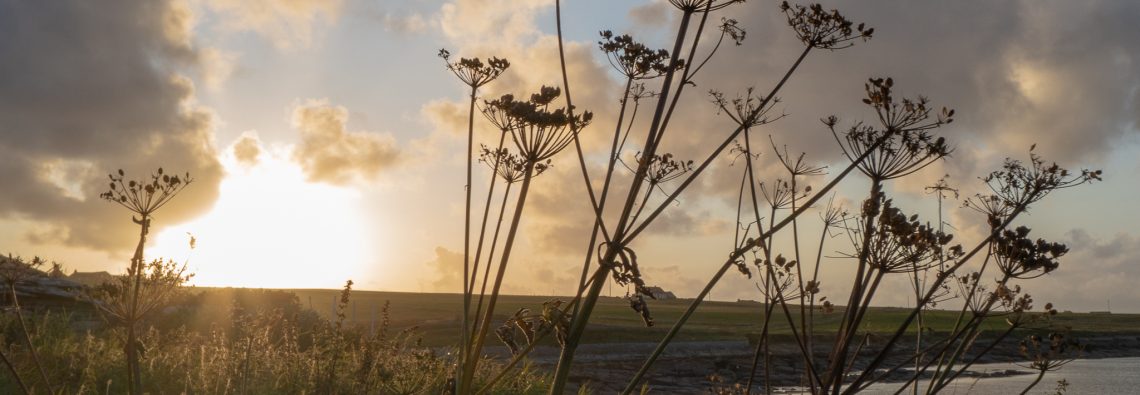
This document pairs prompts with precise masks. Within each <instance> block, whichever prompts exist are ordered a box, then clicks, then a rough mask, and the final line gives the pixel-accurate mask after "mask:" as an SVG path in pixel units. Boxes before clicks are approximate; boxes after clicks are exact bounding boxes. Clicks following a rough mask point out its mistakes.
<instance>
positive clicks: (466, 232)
mask: <svg viewBox="0 0 1140 395" xmlns="http://www.w3.org/2000/svg"><path fill="white" fill-rule="evenodd" d="M478 89H479V88H478V86H476V85H471V96H470V100H469V105H468V109H467V183H466V184H464V186H463V190H464V194H465V196H466V197H465V200H464V205H463V318H461V319H460V321H461V325H460V329H459V341H460V343H461V344H463V346H462V347H460V348H459V361H460V362H461V364H462V365H464V368H463V370H464V371H467V370H468V369H474V365H475V363H476V362H477V361H478V358H471V356H470V355H469V354H468V353H467V350H468V349H469V348H470V347H469V344H470V343H471V342H470V339H468V338H467V326H468V321H470V319H471V317H470V314H471V289H470V288H468V286H467V279H468V278H470V277H471V166H472V163H471V162H472V155H473V154H474V151H475V94H476V92H477V91H478ZM462 379H463V377H460V380H457V381H456V383H455V385H456V388H457V389H465V388H467V387H468V386H470V384H469V383H464V382H463V380H462Z"/></svg>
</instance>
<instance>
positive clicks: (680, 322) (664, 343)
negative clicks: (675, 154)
mask: <svg viewBox="0 0 1140 395" xmlns="http://www.w3.org/2000/svg"><path fill="white" fill-rule="evenodd" d="M808 48H809V49H810V48H811V47H808ZM805 55H806V52H805ZM797 64H798V62H797ZM884 142H886V136H884V137H880V138H879V139H878V140H877V141H875V143H874V144H872V145H871V147H870V148H869V149H868V150H867V152H864V153H863V155H861V156H860V157H858V158H856V159H855V160H853V161H851V164H849V165H848V166H847V168H845V169H843V171H842V172H840V173H839V175H838V176H836V177H835V179H833V180H831V182H829V183H828V184H827V185H825V186H824V187H823V189H821V190H820V191H819V192H817V193H816V194H815V195H814V196H812V197H811V198H810V199H808V201H807V203H805V204H804V206H803V207H800V208H799V210H796V211H795V212H793V213H792V214H791V215H789V216H788V217H786V218H784V219H783V220H781V221H780V222H779V223H777V224H776V225H775V226H773V227H772V228H770V229H768V231H767V232H765V233H761V234H760V235H759V236H758V237H757V240H761V239H763V238H765V237H767V236H768V235H770V234H773V233H775V232H778V231H780V229H783V228H784V226H787V225H788V223H790V222H791V221H792V219H793V218H796V217H798V216H799V215H801V214H803V212H804V211H807V208H809V207H811V206H812V205H813V204H815V202H817V201H818V200H819V199H820V198H822V197H823V196H824V195H826V194H827V193H828V192H829V191H831V189H832V188H834V187H835V186H836V185H838V184H839V181H841V180H843V179H844V178H845V177H847V175H848V174H850V173H851V171H852V170H855V168H856V167H857V166H858V165H859V163H860V162H862V161H863V159H866V158H867V156H868V155H869V154H870V153H871V152H872V151H874V150H875V149H878V147H879V146H882V145H883V143H884ZM686 181H688V180H686ZM674 194H676V192H674ZM650 218H653V216H652V215H651V216H650ZM753 247H754V245H747V244H746V245H744V246H741V247H739V248H737V249H736V250H735V251H733V252H732V253H731V254H729V257H728V259H727V260H725V262H724V264H722V265H721V266H720V268H719V269H717V271H716V273H714V274H713V276H712V278H710V279H709V281H708V283H706V284H705V287H704V288H702V289H701V292H700V293H698V294H697V296H696V297H695V298H694V299H693V301H692V302H690V303H689V306H688V307H687V308H686V309H685V312H684V313H682V314H681V316H680V317H679V318H678V319H677V322H675V323H674V324H673V327H671V328H669V332H667V333H666V334H665V337H663V338H662V339H661V341H660V342H658V343H657V348H655V349H654V350H653V353H651V354H650V355H649V358H647V359H646V360H645V363H644V364H642V365H641V368H640V369H639V370H638V371H637V373H636V374H634V377H633V378H632V379H631V380H630V382H629V384H628V385H627V386H626V388H625V390H624V391H623V392H622V393H623V394H629V393H631V392H632V391H633V390H634V388H636V386H637V384H638V383H639V382H640V381H641V379H642V378H643V377H644V376H645V373H647V372H648V371H649V367H651V366H653V363H654V362H656V361H657V358H659V357H660V356H661V354H662V353H664V352H665V348H666V347H668V346H669V343H670V342H672V341H673V338H674V337H676V336H677V333H679V332H680V331H681V328H682V327H684V326H685V323H686V322H688V321H689V318H690V317H692V315H693V313H694V312H696V311H697V307H699V306H700V305H701V302H703V301H704V299H705V297H707V296H708V294H709V292H712V289H713V287H714V286H716V284H717V283H718V282H720V279H721V277H724V273H725V272H727V271H728V269H729V268H730V267H732V265H733V262H735V261H736V259H737V258H739V257H740V256H741V255H744V253H745V252H748V251H749V250H751V249H752V248H753Z"/></svg>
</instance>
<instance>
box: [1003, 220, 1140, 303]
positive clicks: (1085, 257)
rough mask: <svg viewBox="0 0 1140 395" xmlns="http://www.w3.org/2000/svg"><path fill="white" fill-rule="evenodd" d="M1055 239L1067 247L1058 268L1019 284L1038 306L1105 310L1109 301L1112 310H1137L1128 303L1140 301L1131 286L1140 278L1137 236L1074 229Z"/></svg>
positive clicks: (1134, 288)
mask: <svg viewBox="0 0 1140 395" xmlns="http://www.w3.org/2000/svg"><path fill="white" fill-rule="evenodd" d="M1050 241H1054V240H1050ZM1056 241H1060V242H1062V243H1065V244H1066V245H1067V246H1068V247H1069V250H1070V252H1069V254H1068V255H1065V256H1064V257H1062V258H1061V259H1060V261H1061V266H1060V268H1058V269H1057V270H1056V271H1054V272H1052V273H1050V274H1048V275H1046V276H1045V277H1043V278H1041V279H1038V280H1033V281H1030V282H1027V283H1025V284H1023V287H1025V288H1026V289H1027V291H1028V292H1029V293H1031V294H1032V295H1033V299H1034V300H1036V301H1037V304H1038V307H1039V306H1043V305H1044V304H1045V303H1046V302H1052V303H1053V304H1055V305H1057V306H1058V307H1057V308H1058V309H1064V310H1074V311H1089V310H1105V309H1106V307H1105V304H1106V303H1108V302H1109V301H1111V302H1114V303H1113V305H1114V306H1116V307H1114V309H1116V310H1120V309H1122V307H1121V306H1123V309H1124V310H1128V311H1130V312H1136V311H1137V309H1138V308H1137V306H1135V305H1134V304H1133V305H1130V304H1129V303H1130V302H1133V301H1136V300H1140V289H1137V288H1136V286H1135V281H1136V278H1140V265H1137V263H1138V262H1137V260H1138V259H1140V258H1137V257H1140V238H1138V237H1136V236H1135V235H1129V234H1123V233H1120V234H1116V235H1112V236H1109V237H1101V236H1100V235H1097V234H1095V233H1090V232H1089V231H1087V230H1085V229H1081V228H1077V229H1073V230H1071V231H1069V232H1068V233H1066V234H1065V236H1064V237H1063V238H1061V239H1060V240H1056Z"/></svg>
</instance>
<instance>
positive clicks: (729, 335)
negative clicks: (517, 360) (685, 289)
mask: <svg viewBox="0 0 1140 395" xmlns="http://www.w3.org/2000/svg"><path fill="white" fill-rule="evenodd" d="M206 290H207V292H209V291H208V289H206ZM288 291H291V292H293V293H295V294H296V295H297V297H298V299H299V300H300V302H301V305H302V306H304V307H311V308H312V309H313V310H315V311H316V312H318V313H319V314H321V315H322V316H325V317H331V316H332V315H333V311H334V308H335V307H334V306H335V303H336V300H337V298H339V295H340V291H339V290H327V289H293V290H288ZM552 299H561V300H569V297H547V296H519V295H505V296H503V297H501V298H500V303H499V308H498V309H497V310H496V312H495V315H496V321H498V322H501V321H502V320H505V319H506V318H507V317H508V316H509V315H512V314H514V312H515V311H517V310H518V309H520V308H524V307H525V308H529V309H531V310H532V311H536V312H537V311H540V310H541V308H542V303H543V302H545V301H548V300H552ZM689 302H690V300H686V299H680V300H658V301H650V302H649V303H650V305H649V306H650V309H651V311H652V314H653V317H654V319H655V322H656V323H655V325H654V326H653V327H650V328H646V327H645V325H644V324H643V323H642V321H641V318H640V317H639V316H638V315H637V314H636V313H634V312H633V311H632V310H631V309H630V308H629V304H628V303H627V302H626V301H625V300H624V299H621V298H607V297H603V298H601V300H600V301H599V303H598V306H597V308H596V310H595V314H594V318H593V319H592V320H591V323H590V328H591V329H590V330H589V331H588V332H587V333H586V339H585V341H586V342H588V343H622V342H656V341H658V340H660V339H661V337H662V336H663V335H664V334H665V332H666V331H667V330H668V328H669V327H670V326H672V325H673V323H674V322H675V321H676V319H677V317H679V316H680V315H681V313H682V312H683V311H684V309H685V308H686V307H687V306H688V304H689ZM385 303H390V310H389V314H390V320H391V323H392V327H393V328H396V329H404V328H410V327H417V329H418V330H419V332H420V333H421V334H422V336H423V340H424V344H425V345H430V346H445V345H450V344H454V341H455V340H454V339H455V337H456V332H457V328H458V325H459V324H458V323H459V316H460V308H461V307H460V306H461V304H460V303H461V296H460V295H459V294H437V293H407V292H376V291H353V292H352V299H351V303H350V305H349V307H348V311H347V316H348V320H349V321H351V322H353V323H355V324H357V325H360V326H362V327H364V328H368V327H370V326H372V325H379V322H380V320H381V319H382V318H381V317H380V311H381V309H382V308H383V306H384V304H385ZM789 307H790V308H797V307H795V306H789ZM907 312H908V310H907V309H904V308H893V307H876V308H872V309H871V310H870V311H869V312H868V316H867V319H866V320H865V325H864V328H863V329H864V330H867V331H872V332H884V331H888V330H893V328H896V327H897V323H898V322H900V321H901V320H902V319H903V318H904V317H905V315H906V314H907ZM762 313H763V305H762V304H760V303H756V302H705V303H703V304H702V305H701V307H700V309H699V310H697V313H696V314H695V315H694V316H693V318H692V319H691V320H690V321H689V323H688V325H686V327H685V329H684V330H683V331H681V333H680V334H679V336H678V339H677V340H678V341H703V340H742V339H745V337H746V335H747V334H755V333H759V332H760V330H761V324H762V316H761V314H762ZM777 313H779V310H777ZM841 313H842V310H838V309H837V310H836V311H835V312H832V313H829V314H825V313H817V314H816V317H817V321H816V322H817V326H816V328H817V330H819V331H822V332H827V331H833V330H834V329H835V325H836V323H837V322H838V321H839V319H840V318H841V317H840V316H841ZM780 314H782V313H780ZM957 314H958V312H957V311H946V310H936V311H933V312H931V313H930V314H929V315H928V316H927V322H928V323H930V324H931V325H933V326H935V327H936V328H948V327H950V326H952V325H953V323H954V320H955V319H956V318H957ZM1052 323H1053V324H1054V325H1055V326H1058V327H1069V328H1072V330H1073V331H1074V332H1077V333H1104V332H1140V314H1087V313H1061V314H1058V315H1057V316H1055V317H1053V319H1052ZM986 325H987V326H988V327H989V328H990V329H994V330H996V329H1002V328H1004V327H1005V325H1006V324H1005V322H1004V319H1003V318H995V319H991V320H990V322H987V324H986ZM771 331H772V332H773V333H775V334H782V333H788V325H787V324H786V322H785V320H784V318H783V317H782V316H777V317H774V318H773V321H772V328H771ZM548 341H549V340H548ZM495 343H497V341H495V342H492V344H495ZM551 344H553V343H551Z"/></svg>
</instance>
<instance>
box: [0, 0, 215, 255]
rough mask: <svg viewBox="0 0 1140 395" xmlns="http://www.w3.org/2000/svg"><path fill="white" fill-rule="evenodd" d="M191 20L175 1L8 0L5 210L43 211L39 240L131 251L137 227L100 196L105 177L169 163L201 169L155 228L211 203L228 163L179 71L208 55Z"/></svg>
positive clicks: (3, 57) (1, 88) (0, 120)
mask: <svg viewBox="0 0 1140 395" xmlns="http://www.w3.org/2000/svg"><path fill="white" fill-rule="evenodd" d="M192 23H193V16H192V15H190V14H189V11H188V9H187V8H186V7H185V5H184V4H183V3H176V2H175V3H172V2H160V1H154V2H128V1H112V2H105V3H100V4H99V5H98V6H92V4H90V3H88V2H85V1H57V2H0V26H4V27H5V30H6V31H7V33H5V34H3V35H0V75H5V76H10V77H12V78H2V79H0V158H3V159H2V160H0V179H3V180H4V182H5V191H4V193H2V194H0V217H3V218H6V219H14V218H19V219H25V220H30V221H32V222H33V223H35V226H33V227H34V228H35V229H37V231H36V235H29V240H31V241H36V242H41V243H63V244H67V245H72V246H83V247H90V248H95V249H100V250H104V251H123V250H126V249H127V248H129V247H130V246H131V245H132V243H133V242H132V240H133V239H134V238H136V237H137V227H136V226H135V225H133V224H132V223H131V222H130V221H129V213H127V212H125V211H123V210H122V209H120V208H118V207H117V206H114V205H112V204H110V203H106V202H102V201H101V200H100V199H97V198H96V197H97V196H98V194H99V193H101V192H103V190H104V189H105V188H106V187H107V184H106V178H104V177H106V174H107V173H109V172H111V171H115V170H116V169H120V168H122V169H124V170H126V171H127V172H128V176H130V177H134V178H142V177H145V176H147V175H148V174H149V172H151V171H154V170H155V169H156V168H158V167H160V166H162V167H164V168H165V169H166V170H168V171H170V172H177V173H182V172H189V173H190V174H191V176H192V177H193V178H194V179H195V181H194V183H193V184H192V185H191V186H189V187H188V188H187V189H186V190H185V191H184V192H183V193H182V194H181V195H180V196H179V197H178V198H176V199H174V201H173V202H172V203H171V204H170V205H169V206H167V207H164V208H163V209H162V211H160V212H159V213H158V215H157V217H156V221H155V224H156V226H157V227H158V228H156V229H155V231H158V230H159V229H160V228H161V227H163V226H167V225H170V224H173V223H177V222H180V221H185V220H187V219H189V218H192V217H194V216H196V215H198V214H200V213H201V212H203V211H205V210H206V209H207V208H209V207H210V205H211V204H212V203H213V201H214V200H215V198H216V196H217V193H218V183H219V181H220V179H221V176H222V169H221V166H220V164H219V162H218V160H217V155H216V150H215V147H214V134H213V128H214V124H215V120H214V116H213V114H212V113H211V112H210V111H209V110H208V109H205V108H202V107H199V106H196V105H194V104H193V97H194V87H193V85H192V83H191V82H190V81H189V80H188V79H186V78H185V77H183V76H182V73H184V72H190V71H194V70H196V69H197V68H198V67H199V66H200V64H199V60H200V52H199V51H198V50H196V49H195V48H194V47H193V46H192V39H191V37H190V36H189V34H190V28H191V26H192ZM16 76H18V78H17V77H16Z"/></svg>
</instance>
